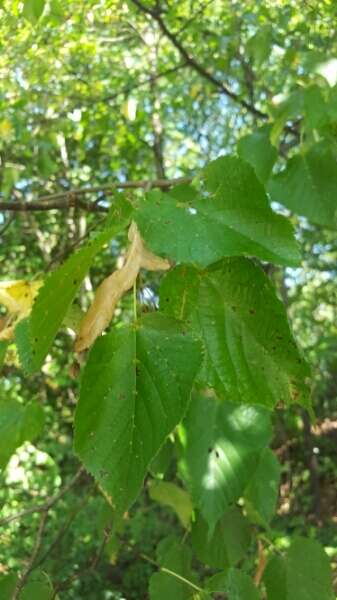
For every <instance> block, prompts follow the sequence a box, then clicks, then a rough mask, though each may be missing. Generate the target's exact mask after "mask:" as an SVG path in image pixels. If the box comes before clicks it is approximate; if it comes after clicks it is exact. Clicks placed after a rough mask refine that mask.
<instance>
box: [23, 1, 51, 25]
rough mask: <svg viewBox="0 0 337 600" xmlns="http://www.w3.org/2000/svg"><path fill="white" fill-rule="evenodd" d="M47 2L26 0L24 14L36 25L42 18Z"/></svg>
mask: <svg viewBox="0 0 337 600" xmlns="http://www.w3.org/2000/svg"><path fill="white" fill-rule="evenodd" d="M45 4H46V0H24V4H23V11H22V14H23V16H24V17H26V19H28V20H29V21H30V22H31V23H33V24H35V23H36V22H37V21H38V20H39V18H40V17H41V15H42V13H43V11H44V7H45Z"/></svg>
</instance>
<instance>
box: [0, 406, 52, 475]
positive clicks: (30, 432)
mask: <svg viewBox="0 0 337 600" xmlns="http://www.w3.org/2000/svg"><path fill="white" fill-rule="evenodd" d="M43 425H44V413H43V410H42V408H41V407H40V406H39V405H38V404H36V402H29V403H28V404H27V405H23V404H20V403H19V402H18V401H17V400H1V401H0V468H4V467H5V466H6V464H7V462H8V460H9V459H10V457H11V455H12V454H13V452H14V451H15V450H16V448H18V447H19V446H21V444H23V442H25V441H32V440H33V439H34V438H36V437H37V436H38V435H39V434H40V433H41V430H42V429H43Z"/></svg>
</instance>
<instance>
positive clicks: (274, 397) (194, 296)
mask: <svg viewBox="0 0 337 600" xmlns="http://www.w3.org/2000/svg"><path fill="white" fill-rule="evenodd" d="M160 306H161V309H162V310H165V312H167V313H168V314H170V315H173V316H175V317H177V318H180V319H183V320H186V321H187V322H188V323H189V324H190V326H191V327H192V328H193V330H194V331H195V332H196V333H197V334H198V335H199V336H200V337H201V339H202V340H203V344H204V346H205V365H204V370H203V373H202V377H203V378H204V383H206V384H207V385H209V386H211V387H214V388H215V389H216V390H217V393H218V394H219V395H220V396H221V397H224V398H228V399H229V400H231V401H236V402H246V403H250V404H262V405H265V406H269V407H273V406H274V405H275V404H277V403H282V404H289V403H291V402H293V401H297V402H300V403H302V404H303V405H305V406H307V405H308V404H309V390H308V387H307V385H306V382H305V380H306V378H307V377H308V376H309V375H310V369H309V367H308V365H307V364H306V363H305V361H304V360H303V358H302V356H301V355H300V354H299V351H298V349H297V347H296V344H295V341H294V339H293V336H292V334H291V331H290V328H289V324H288V320H287V316H286V311H285V308H284V306H283V304H282V302H281V301H280V300H279V299H278V298H277V296H276V294H275V290H274V288H273V286H272V284H271V282H270V280H269V279H268V277H267V276H266V275H265V273H264V272H263V270H262V269H261V268H260V267H258V266H256V265H254V264H253V263H252V262H251V261H249V260H248V259H244V258H233V259H226V260H223V261H222V262H221V263H218V264H216V265H214V266H213V268H211V269H209V270H205V271H198V270H197V269H194V268H193V267H187V266H179V267H176V268H175V269H174V270H172V271H170V272H169V273H168V275H167V276H166V277H165V279H164V280H163V282H162V284H161V288H160Z"/></svg>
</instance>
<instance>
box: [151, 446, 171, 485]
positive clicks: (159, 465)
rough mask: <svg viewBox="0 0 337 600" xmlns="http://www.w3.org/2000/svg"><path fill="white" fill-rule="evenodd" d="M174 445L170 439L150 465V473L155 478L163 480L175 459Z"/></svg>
mask: <svg viewBox="0 0 337 600" xmlns="http://www.w3.org/2000/svg"><path fill="white" fill-rule="evenodd" d="M173 451H174V443H173V442H172V440H171V439H170V438H168V439H167V440H166V442H165V444H164V445H163V446H162V447H161V448H160V450H159V452H158V454H157V455H156V456H155V457H154V459H153V461H152V462H151V465H150V469H149V470H150V473H151V475H153V476H154V477H158V478H163V477H164V475H165V473H166V471H167V469H168V468H169V466H170V464H171V461H172V459H173Z"/></svg>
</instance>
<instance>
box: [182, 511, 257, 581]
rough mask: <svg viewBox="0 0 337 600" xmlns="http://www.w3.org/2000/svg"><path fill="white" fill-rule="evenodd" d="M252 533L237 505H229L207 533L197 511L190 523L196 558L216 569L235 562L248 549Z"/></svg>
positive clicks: (233, 564)
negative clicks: (194, 518) (193, 520)
mask: <svg viewBox="0 0 337 600" xmlns="http://www.w3.org/2000/svg"><path fill="white" fill-rule="evenodd" d="M250 540H251V535H250V528H249V524H248V521H247V519H246V518H245V517H244V516H243V515H242V513H241V512H240V510H239V509H238V508H236V507H233V508H230V509H228V510H227V511H226V512H225V513H224V515H223V517H222V518H221V520H220V521H218V523H217V524H216V527H215V529H214V531H213V533H210V530H209V528H208V527H207V524H206V522H205V521H204V519H203V518H202V517H201V516H200V515H199V516H198V518H197V519H196V521H195V522H194V523H193V527H192V538H191V543H192V548H193V550H194V551H195V553H196V555H197V557H198V558H199V560H201V561H202V562H203V563H205V564H206V565H209V566H210V567H213V568H215V569H225V568H226V567H228V566H235V565H236V564H237V563H238V562H239V561H240V560H241V559H242V558H243V557H244V556H245V555H246V553H247V550H248V548H249V545H250Z"/></svg>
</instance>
